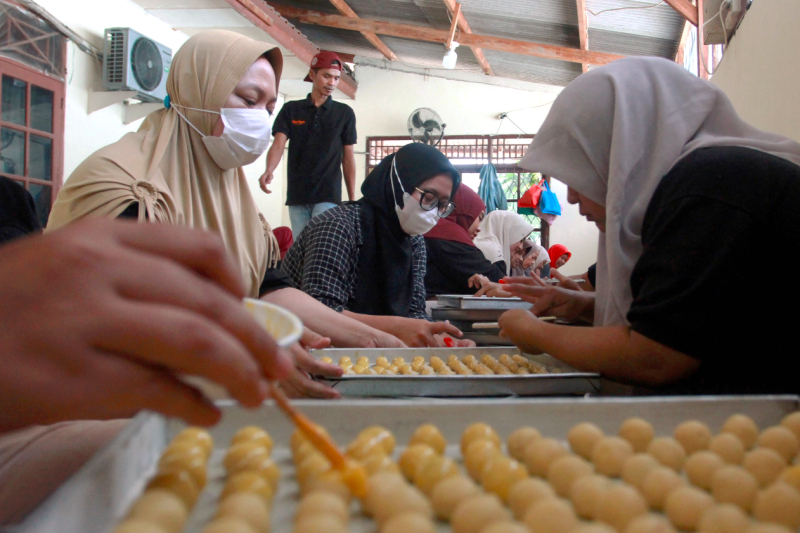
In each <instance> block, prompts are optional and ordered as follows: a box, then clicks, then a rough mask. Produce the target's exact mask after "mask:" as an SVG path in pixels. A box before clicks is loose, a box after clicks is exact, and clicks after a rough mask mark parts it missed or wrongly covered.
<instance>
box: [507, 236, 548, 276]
mask: <svg viewBox="0 0 800 533" xmlns="http://www.w3.org/2000/svg"><path fill="white" fill-rule="evenodd" d="M542 252H544V254H543V253H542ZM546 254H547V250H545V249H544V248H543V247H541V246H539V245H538V244H536V243H535V242H533V241H532V240H531V239H525V242H524V244H523V251H522V262H521V263H520V265H519V266H515V267H512V268H511V275H512V276H530V275H531V273H532V272H534V273H536V275H537V276H538V275H540V274H541V268H542V265H543V264H544V262H545V260H544V259H543V255H546ZM548 261H549V259H548ZM537 270H539V272H536V271H537Z"/></svg>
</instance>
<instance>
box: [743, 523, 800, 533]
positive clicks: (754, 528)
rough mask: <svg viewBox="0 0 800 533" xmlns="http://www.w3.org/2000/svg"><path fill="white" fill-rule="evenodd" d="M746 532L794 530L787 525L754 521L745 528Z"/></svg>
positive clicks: (777, 532) (775, 532)
mask: <svg viewBox="0 0 800 533" xmlns="http://www.w3.org/2000/svg"><path fill="white" fill-rule="evenodd" d="M747 533H795V532H793V531H792V530H791V529H789V528H788V527H786V526H782V525H780V524H769V523H765V524H760V523H754V524H750V527H748V528H747Z"/></svg>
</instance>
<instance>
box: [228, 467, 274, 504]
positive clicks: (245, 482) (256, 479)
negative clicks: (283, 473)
mask: <svg viewBox="0 0 800 533" xmlns="http://www.w3.org/2000/svg"><path fill="white" fill-rule="evenodd" d="M239 492H252V493H255V494H257V495H258V496H260V497H261V498H263V499H264V501H265V502H266V503H267V504H269V503H270V502H272V497H273V496H274V495H275V492H274V491H273V490H272V485H270V483H269V481H267V480H266V479H264V478H263V477H261V476H259V475H258V474H256V473H254V472H239V473H238V474H235V475H233V476H231V477H229V478H228V481H226V482H225V486H224V487H223V488H222V495H221V496H220V498H227V497H228V496H230V495H231V494H237V493H239Z"/></svg>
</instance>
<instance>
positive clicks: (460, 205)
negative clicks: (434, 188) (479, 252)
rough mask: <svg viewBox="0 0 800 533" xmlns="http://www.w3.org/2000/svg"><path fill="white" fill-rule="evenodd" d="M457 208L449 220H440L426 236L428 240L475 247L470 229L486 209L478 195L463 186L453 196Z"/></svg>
mask: <svg viewBox="0 0 800 533" xmlns="http://www.w3.org/2000/svg"><path fill="white" fill-rule="evenodd" d="M453 203H454V204H456V208H455V209H454V210H453V212H452V213H450V215H448V217H447V218H440V219H439V222H437V223H436V225H435V226H434V227H433V229H432V230H430V231H429V232H428V233H426V234H425V238H426V239H442V240H443V241H453V242H461V243H464V244H468V245H470V246H475V245H474V244H473V243H472V239H471V238H470V236H469V227H470V226H471V225H472V223H473V222H475V219H476V218H478V216H479V215H480V214H481V211H483V210H485V209H486V204H484V203H483V200H481V197H480V196H478V193H476V192H475V191H473V190H472V189H470V188H469V187H467V186H466V185H462V186H461V187H459V188H458V190H457V191H456V194H455V196H453Z"/></svg>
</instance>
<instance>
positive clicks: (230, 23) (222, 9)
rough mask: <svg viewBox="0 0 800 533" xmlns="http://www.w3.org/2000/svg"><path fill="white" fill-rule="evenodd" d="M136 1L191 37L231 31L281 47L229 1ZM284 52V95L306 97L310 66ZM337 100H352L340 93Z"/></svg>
mask: <svg viewBox="0 0 800 533" xmlns="http://www.w3.org/2000/svg"><path fill="white" fill-rule="evenodd" d="M133 2H134V3H136V4H137V5H139V6H141V7H142V8H144V9H145V11H147V12H148V13H149V14H151V15H153V16H154V17H156V18H158V19H160V20H162V21H164V22H165V23H167V24H169V25H170V26H171V27H173V28H175V29H176V30H178V31H181V32H183V33H185V34H186V35H190V36H191V35H195V34H196V33H199V32H201V31H204V30H212V29H219V30H228V31H235V32H236V33H241V34H242V35H246V36H248V37H250V38H252V39H256V40H259V41H264V42H267V43H270V44H273V45H275V46H279V45H278V43H277V42H276V41H275V40H274V39H272V37H270V36H269V35H268V34H267V33H266V32H264V31H262V30H261V29H260V28H258V27H257V26H255V25H254V24H253V23H251V22H250V21H249V20H247V19H246V18H245V17H243V16H242V15H240V14H239V13H238V12H237V11H236V10H235V9H233V8H232V7H231V6H230V5H229V4H228V3H227V2H226V1H225V0H133ZM280 49H281V51H282V52H283V57H284V66H283V74H282V76H281V84H280V92H281V94H283V95H284V96H285V97H286V98H288V99H296V98H302V97H304V96H305V95H307V94H308V93H309V92H311V84H310V83H307V82H304V81H303V78H305V76H306V74H307V73H308V67H307V66H306V64H305V63H303V62H302V61H300V60H299V59H297V57H295V55H294V54H293V53H291V52H290V51H289V50H288V49H286V48H283V47H280ZM334 98H336V99H337V100H343V99H349V97H348V96H347V95H345V94H344V93H343V92H341V91H338V90H337V91H336V93H335V94H334Z"/></svg>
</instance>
